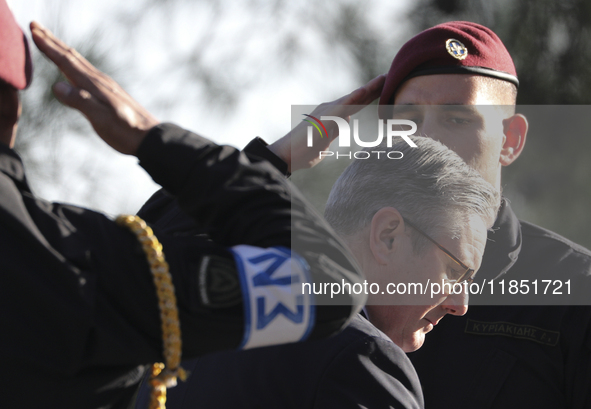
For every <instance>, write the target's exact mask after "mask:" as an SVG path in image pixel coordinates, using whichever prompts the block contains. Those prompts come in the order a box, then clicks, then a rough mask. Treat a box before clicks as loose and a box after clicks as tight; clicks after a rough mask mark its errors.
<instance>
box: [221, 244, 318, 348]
mask: <svg viewBox="0 0 591 409" xmlns="http://www.w3.org/2000/svg"><path fill="white" fill-rule="evenodd" d="M230 250H231V251H232V253H233V254H234V259H235V260H236V265H237V267H238V274H239V277H240V284H241V287H242V295H243V300H244V318H245V325H244V328H245V330H244V338H243V340H242V344H241V345H240V349H249V348H256V347H262V346H269V345H276V344H285V343H290V342H299V341H303V340H305V339H306V338H307V337H308V335H309V334H310V331H311V330H312V328H313V326H314V318H315V316H314V313H315V306H314V299H313V294H303V292H302V284H303V283H311V277H310V271H309V267H308V264H307V263H306V261H305V260H304V259H303V258H302V257H300V256H299V255H297V254H296V253H295V252H292V251H291V250H289V249H286V248H283V247H272V248H267V249H264V248H260V247H253V246H247V245H240V246H235V247H232V248H231V249H230Z"/></svg>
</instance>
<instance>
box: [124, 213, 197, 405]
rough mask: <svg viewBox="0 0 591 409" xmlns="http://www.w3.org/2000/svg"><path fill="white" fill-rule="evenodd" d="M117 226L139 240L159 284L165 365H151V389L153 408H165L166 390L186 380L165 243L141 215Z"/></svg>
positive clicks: (125, 218)
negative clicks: (164, 248) (122, 227)
mask: <svg viewBox="0 0 591 409" xmlns="http://www.w3.org/2000/svg"><path fill="white" fill-rule="evenodd" d="M116 222H117V224H119V225H120V226H125V227H127V228H128V229H129V230H131V231H132V232H133V233H134V234H135V235H136V236H137V238H138V240H139V241H140V243H141V245H142V249H143V250H144V253H146V256H147V258H148V263H149V264H150V271H151V273H152V277H153V279H154V284H155V285H156V294H157V296H158V307H159V309H160V320H161V322H162V341H163V349H164V351H163V354H164V360H165V362H166V365H165V364H163V363H155V364H154V365H153V366H152V375H151V376H150V381H149V382H150V386H151V388H152V393H151V399H150V409H165V408H166V406H165V404H166V388H167V387H169V388H170V387H173V386H176V383H177V377H179V378H180V379H181V380H182V381H184V380H185V379H187V373H186V372H185V370H184V369H183V368H182V367H181V366H180V363H181V327H180V323H179V313H178V309H177V304H176V296H175V295H174V285H173V284H172V277H171V275H170V272H169V270H168V263H167V262H166V260H165V259H164V253H163V252H162V244H160V242H159V241H158V239H157V238H156V236H154V232H153V231H152V229H151V228H150V227H149V226H148V225H147V224H146V222H144V221H143V220H142V219H141V218H140V217H138V216H130V215H121V216H119V217H117V220H116Z"/></svg>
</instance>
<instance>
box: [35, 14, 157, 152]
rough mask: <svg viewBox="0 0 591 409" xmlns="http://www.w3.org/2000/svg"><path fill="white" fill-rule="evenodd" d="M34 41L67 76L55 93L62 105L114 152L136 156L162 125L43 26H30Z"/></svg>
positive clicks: (55, 89)
mask: <svg viewBox="0 0 591 409" xmlns="http://www.w3.org/2000/svg"><path fill="white" fill-rule="evenodd" d="M31 34H32V35H33V41H35V44H36V45H37V47H38V48H39V50H41V52H42V53H43V54H45V55H46V56H47V57H48V58H49V59H50V60H51V61H53V63H55V65H57V67H58V68H59V69H60V71H61V72H62V73H63V74H64V75H65V76H66V78H67V79H68V81H69V83H68V82H58V83H57V84H55V85H54V86H53V92H54V93H55V96H56V97H57V99H58V100H59V101H61V102H62V103H63V104H65V105H68V106H70V107H72V108H74V109H77V110H79V111H80V112H82V114H84V116H86V118H87V119H88V121H89V122H90V124H91V125H92V127H93V128H94V130H95V131H96V133H97V134H98V135H99V136H100V137H101V138H102V139H103V140H104V141H105V142H106V143H107V144H109V145H110V146H111V147H112V148H114V149H116V150H117V151H119V152H121V153H125V154H129V155H134V154H135V153H136V151H137V148H138V147H139V145H140V143H141V142H142V140H143V139H144V137H145V136H146V134H147V132H148V130H149V129H150V128H152V127H154V126H155V125H158V124H159V123H160V121H158V120H157V119H156V118H154V117H153V116H152V114H150V113H149V112H148V111H147V110H146V109H145V108H143V107H142V106H141V105H140V104H138V103H137V102H136V101H135V100H134V99H133V98H132V97H130V96H129V95H128V94H127V93H126V92H125V91H124V90H123V88H121V87H120V86H119V84H117V83H116V82H115V81H114V80H113V79H112V78H110V77H109V76H107V75H105V74H104V73H102V72H100V71H99V70H97V69H96V68H95V67H94V66H93V65H92V64H90V63H89V62H88V61H87V60H86V59H85V58H84V57H82V56H81V55H80V54H79V53H78V52H77V51H76V50H74V49H73V48H71V47H68V46H67V45H66V44H64V43H63V42H62V41H60V40H59V39H58V38H56V37H55V36H54V35H53V33H52V32H51V31H49V30H47V29H46V28H45V27H43V26H42V25H41V24H39V23H37V22H35V21H33V22H32V23H31Z"/></svg>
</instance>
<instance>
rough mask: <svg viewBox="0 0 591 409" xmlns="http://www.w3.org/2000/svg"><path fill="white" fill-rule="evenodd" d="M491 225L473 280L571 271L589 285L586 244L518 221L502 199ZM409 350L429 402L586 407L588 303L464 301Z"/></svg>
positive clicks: (590, 345)
mask: <svg viewBox="0 0 591 409" xmlns="http://www.w3.org/2000/svg"><path fill="white" fill-rule="evenodd" d="M492 230H493V231H492V232H491V233H489V240H488V242H487V245H486V250H485V253H484V258H483V261H482V266H481V268H480V271H479V272H478V274H477V276H476V278H477V281H478V282H480V283H482V282H484V280H487V281H490V280H491V279H494V278H496V279H497V281H498V280H502V279H504V280H505V281H506V282H508V280H530V282H531V281H532V280H535V279H538V280H541V279H549V278H553V279H559V280H561V281H563V282H564V281H565V280H567V279H569V278H570V279H571V280H577V281H576V282H577V283H578V284H577V286H578V287H579V289H580V287H581V286H584V287H586V288H588V287H589V283H590V282H591V252H589V251H588V250H587V249H584V248H582V247H581V246H578V245H576V244H574V243H572V242H570V241H569V240H567V239H565V238H564V237H561V236H559V235H558V234H556V233H553V232H550V231H548V230H545V229H542V228H540V227H537V226H534V225H532V224H530V223H527V222H522V221H521V222H520V221H519V220H517V217H516V216H515V214H514V213H513V211H512V210H511V208H510V206H509V205H508V204H507V203H504V205H503V207H502V209H501V211H500V213H499V216H498V218H497V222H496V224H495V226H494V227H493V229H492ZM574 282H575V281H573V283H574ZM573 285H574V284H573ZM485 288H488V286H487V287H485ZM565 289H566V288H565V287H563V288H562V290H563V291H565ZM497 290H498V287H497ZM532 290H533V288H530V291H532ZM587 294H590V295H589V297H591V292H589V291H587ZM553 296H554V297H557V296H556V295H553ZM521 297H522V296H521V295H520V296H518V297H517V298H516V299H519V298H521ZM549 297H550V298H549ZM549 297H546V298H543V299H542V300H545V301H551V297H552V296H549ZM472 299H476V301H478V297H473V296H471V301H472ZM588 300H589V299H588ZM409 357H410V359H411V361H412V362H413V364H414V365H415V368H416V369H417V372H418V374H419V377H420V379H421V384H422V385H423V389H424V393H425V404H426V407H428V408H434V409H437V408H441V409H443V408H450V407H453V408H458V409H461V408H483V409H487V408H498V409H500V408H503V409H521V408H548V409H550V408H553V409H558V408H569V409H588V408H591V394H589V386H590V385H591V308H590V307H589V306H584V305H579V306H568V305H554V306H553V305H533V306H523V305H520V306H511V305H509V306H507V305H505V306H503V305H471V306H470V308H469V310H468V312H467V313H466V315H464V316H462V317H452V318H448V319H445V320H442V322H440V323H439V324H438V325H437V327H435V328H434V329H433V331H431V333H430V334H429V336H428V340H427V342H425V345H424V346H423V347H422V348H421V349H420V350H418V351H416V352H413V353H411V354H410V355H409ZM515 391H518V393H516V392H515Z"/></svg>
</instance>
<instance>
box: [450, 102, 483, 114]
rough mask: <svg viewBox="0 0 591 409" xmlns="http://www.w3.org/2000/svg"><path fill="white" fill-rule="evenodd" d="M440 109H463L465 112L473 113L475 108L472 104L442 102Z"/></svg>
mask: <svg viewBox="0 0 591 409" xmlns="http://www.w3.org/2000/svg"><path fill="white" fill-rule="evenodd" d="M441 109H442V111H444V112H450V111H456V112H457V111H464V112H466V113H470V114H474V113H476V112H477V109H476V107H475V106H474V105H462V104H442V105H441Z"/></svg>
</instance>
